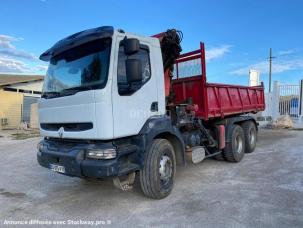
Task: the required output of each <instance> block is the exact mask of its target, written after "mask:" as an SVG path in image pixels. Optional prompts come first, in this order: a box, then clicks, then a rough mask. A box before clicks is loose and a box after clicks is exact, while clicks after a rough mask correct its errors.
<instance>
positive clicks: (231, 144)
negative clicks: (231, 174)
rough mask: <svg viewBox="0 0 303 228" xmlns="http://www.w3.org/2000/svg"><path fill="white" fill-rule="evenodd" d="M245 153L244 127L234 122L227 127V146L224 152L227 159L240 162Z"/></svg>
mask: <svg viewBox="0 0 303 228" xmlns="http://www.w3.org/2000/svg"><path fill="white" fill-rule="evenodd" d="M244 153H245V137H244V131H243V129H242V127H240V126H239V125H235V124H232V125H230V126H229V127H228V128H227V138H226V146H225V148H224V149H223V154H224V157H225V159H226V161H229V162H240V161H241V160H242V158H243V156H244Z"/></svg>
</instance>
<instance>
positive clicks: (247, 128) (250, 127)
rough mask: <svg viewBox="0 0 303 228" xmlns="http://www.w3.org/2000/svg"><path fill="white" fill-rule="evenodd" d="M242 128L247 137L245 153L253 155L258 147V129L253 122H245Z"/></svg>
mask: <svg viewBox="0 0 303 228" xmlns="http://www.w3.org/2000/svg"><path fill="white" fill-rule="evenodd" d="M242 128H243V130H244V137H245V153H252V152H253V151H254V150H255V148H256V145H257V137H258V134H257V127H256V125H255V123H254V122H253V121H245V122H244V123H243V124H242Z"/></svg>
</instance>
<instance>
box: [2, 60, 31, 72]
mask: <svg viewBox="0 0 303 228" xmlns="http://www.w3.org/2000/svg"><path fill="white" fill-rule="evenodd" d="M0 72H1V73H28V72H31V68H30V67H28V66H27V65H26V64H25V63H24V62H22V61H19V60H15V59H10V58H3V57H1V56H0Z"/></svg>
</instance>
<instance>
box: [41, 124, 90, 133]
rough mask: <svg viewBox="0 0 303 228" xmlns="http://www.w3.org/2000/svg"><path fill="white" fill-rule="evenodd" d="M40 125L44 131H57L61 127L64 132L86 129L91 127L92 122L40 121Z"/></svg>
mask: <svg viewBox="0 0 303 228" xmlns="http://www.w3.org/2000/svg"><path fill="white" fill-rule="evenodd" d="M40 126H41V128H42V129H43V130H46V131H58V130H59V129H60V128H61V127H63V128H64V131H65V132H68V131H86V130H90V129H92V128H93V123H41V124H40Z"/></svg>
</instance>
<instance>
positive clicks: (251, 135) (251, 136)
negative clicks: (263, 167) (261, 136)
mask: <svg viewBox="0 0 303 228" xmlns="http://www.w3.org/2000/svg"><path fill="white" fill-rule="evenodd" d="M249 135H250V145H251V146H253V145H254V144H255V140H256V135H255V133H254V132H253V131H252V130H251V131H250V132H249Z"/></svg>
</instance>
